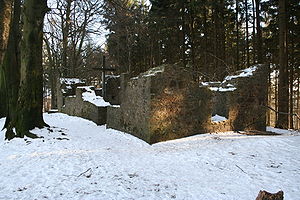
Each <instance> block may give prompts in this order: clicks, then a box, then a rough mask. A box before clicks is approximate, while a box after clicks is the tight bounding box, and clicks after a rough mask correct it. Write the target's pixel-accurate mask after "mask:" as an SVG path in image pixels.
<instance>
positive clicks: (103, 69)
mask: <svg viewBox="0 0 300 200" xmlns="http://www.w3.org/2000/svg"><path fill="white" fill-rule="evenodd" d="M94 70H99V71H101V72H102V97H103V98H105V97H106V85H105V75H106V74H105V72H112V71H115V70H116V69H113V68H106V63H105V56H103V60H102V67H99V68H98V67H97V68H94Z"/></svg>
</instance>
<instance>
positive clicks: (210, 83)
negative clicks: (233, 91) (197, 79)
mask: <svg viewBox="0 0 300 200" xmlns="http://www.w3.org/2000/svg"><path fill="white" fill-rule="evenodd" d="M220 83H221V82H220V81H216V82H214V81H212V82H201V83H200V84H201V85H202V86H209V85H215V84H220Z"/></svg>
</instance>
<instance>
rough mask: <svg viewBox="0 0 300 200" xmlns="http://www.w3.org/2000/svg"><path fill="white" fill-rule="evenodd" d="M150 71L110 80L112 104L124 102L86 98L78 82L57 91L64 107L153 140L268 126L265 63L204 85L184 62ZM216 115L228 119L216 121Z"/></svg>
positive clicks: (100, 123)
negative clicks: (109, 103)
mask: <svg viewBox="0 0 300 200" xmlns="http://www.w3.org/2000/svg"><path fill="white" fill-rule="evenodd" d="M151 70H152V71H151ZM151 70H150V72H146V73H144V74H140V75H139V76H138V77H135V78H131V79H130V78H129V76H128V74H122V75H121V77H120V78H118V79H112V82H109V81H107V84H108V85H109V83H111V84H110V86H109V88H108V91H109V92H110V93H108V98H107V99H110V100H111V101H114V103H113V102H112V104H118V103H120V102H121V105H120V106H119V105H114V106H108V107H97V106H95V105H94V104H92V103H90V102H86V101H83V99H82V92H83V90H82V88H77V87H78V86H80V84H79V85H78V84H74V85H72V89H71V90H69V92H68V93H66V94H63V93H62V92H58V94H59V95H58V105H59V106H58V108H59V111H60V112H63V113H66V114H69V115H75V116H79V117H83V118H86V119H90V120H92V121H94V122H95V123H97V124H99V125H102V124H105V123H107V127H108V128H114V129H117V130H121V131H124V132H127V133H131V134H132V135H134V136H136V137H138V138H140V139H142V140H144V141H146V142H148V143H150V144H152V143H156V142H160V141H165V140H171V139H177V138H182V137H186V136H191V135H195V134H199V133H208V132H224V131H231V130H260V131H264V130H265V128H266V108H265V107H264V105H266V103H267V77H268V70H267V68H266V67H265V66H258V67H257V69H256V70H255V71H253V75H251V76H246V77H245V76H244V77H243V76H239V74H242V73H244V72H243V71H238V72H237V73H236V74H235V75H234V76H233V77H234V78H229V79H228V80H224V81H223V82H222V83H221V82H220V83H208V84H205V85H203V86H200V87H199V85H198V83H196V82H194V81H193V74H192V72H189V71H188V70H185V69H183V68H181V67H180V65H165V66H163V67H160V68H157V69H151ZM153 70H154V71H153ZM155 70H156V71H155ZM119 83H120V86H119ZM229 85H230V87H229V88H228V86H229ZM62 88H66V87H65V86H61V87H60V91H61V89H62ZM74 88H75V89H74ZM76 88H77V89H76ZM212 88H217V90H215V89H212ZM220 88H221V89H225V90H224V91H223V90H221V89H220ZM232 88H233V89H232ZM74 91H75V92H76V94H75V93H74ZM109 95H110V96H109ZM112 97H113V98H112ZM115 97H117V98H115ZM63 99H64V103H63ZM107 99H106V100H107ZM216 114H218V115H220V116H224V117H226V118H227V120H224V121H220V122H214V121H212V118H211V117H212V116H214V115H216Z"/></svg>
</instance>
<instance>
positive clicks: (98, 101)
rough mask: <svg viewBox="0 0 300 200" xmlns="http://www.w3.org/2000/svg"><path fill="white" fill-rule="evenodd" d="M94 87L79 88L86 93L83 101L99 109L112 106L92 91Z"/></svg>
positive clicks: (83, 95) (83, 94)
mask: <svg viewBox="0 0 300 200" xmlns="http://www.w3.org/2000/svg"><path fill="white" fill-rule="evenodd" d="M91 87H92V86H84V87H78V88H80V89H85V90H86V91H85V92H83V93H82V99H83V100H84V101H88V102H90V103H92V104H94V105H96V106H98V107H105V106H110V103H108V102H106V101H104V99H103V98H102V97H100V96H96V93H95V91H94V90H92V89H91Z"/></svg>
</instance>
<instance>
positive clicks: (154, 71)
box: [142, 65, 165, 77]
mask: <svg viewBox="0 0 300 200" xmlns="http://www.w3.org/2000/svg"><path fill="white" fill-rule="evenodd" d="M164 71H165V67H164V66H163V65H162V66H159V67H154V68H151V69H149V70H148V71H146V72H145V73H143V75H142V76H143V77H149V76H155V75H156V74H157V73H162V72H164Z"/></svg>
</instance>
